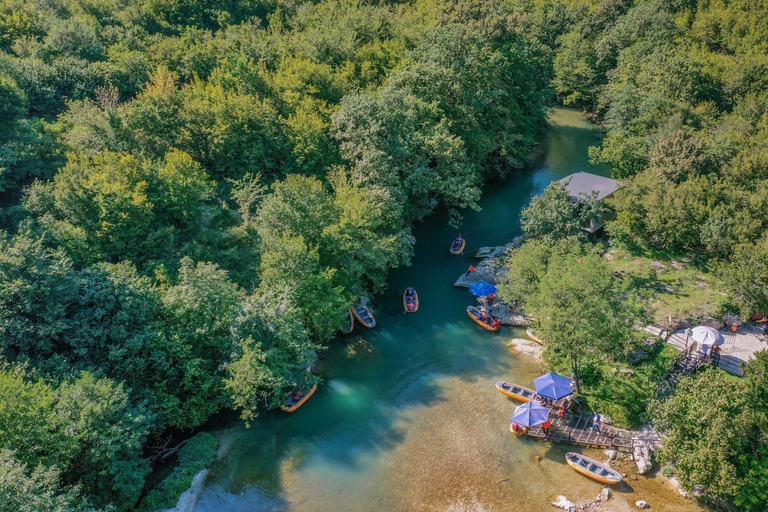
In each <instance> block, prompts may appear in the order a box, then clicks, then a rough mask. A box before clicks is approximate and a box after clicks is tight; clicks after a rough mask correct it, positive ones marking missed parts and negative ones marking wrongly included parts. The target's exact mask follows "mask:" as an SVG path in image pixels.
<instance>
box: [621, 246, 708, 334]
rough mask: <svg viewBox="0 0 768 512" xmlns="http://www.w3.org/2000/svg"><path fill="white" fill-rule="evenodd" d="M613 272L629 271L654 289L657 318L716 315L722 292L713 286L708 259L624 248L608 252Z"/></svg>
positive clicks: (663, 321) (639, 282) (640, 283)
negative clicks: (639, 252)
mask: <svg viewBox="0 0 768 512" xmlns="http://www.w3.org/2000/svg"><path fill="white" fill-rule="evenodd" d="M606 256H607V257H606V261H607V263H608V265H609V266H610V267H611V268H612V269H613V271H614V272H620V273H622V274H628V276H629V278H631V279H633V280H634V281H635V282H636V284H637V285H638V286H639V287H641V288H645V289H647V290H650V291H651V292H652V293H653V296H654V299H655V302H654V307H655V308H656V317H655V319H656V322H657V323H658V324H660V325H667V323H668V321H669V318H670V317H671V318H672V322H673V323H674V322H675V321H676V320H679V319H682V318H685V317H689V316H691V315H694V314H696V315H711V316H715V315H717V313H718V311H719V309H720V308H719V300H720V298H721V294H719V293H718V292H717V291H715V290H714V289H713V284H712V278H711V276H710V274H709V272H708V269H707V266H706V262H705V261H696V260H694V261H685V260H684V258H680V259H673V258H670V257H669V255H668V254H652V255H647V256H634V255H631V254H629V253H627V252H626V251H624V250H621V249H613V250H611V251H610V252H608V253H607V254H606Z"/></svg>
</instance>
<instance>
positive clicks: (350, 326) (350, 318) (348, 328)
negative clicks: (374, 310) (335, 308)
mask: <svg viewBox="0 0 768 512" xmlns="http://www.w3.org/2000/svg"><path fill="white" fill-rule="evenodd" d="M354 328H355V317H354V316H352V312H351V311H350V312H349V313H347V323H346V327H345V328H344V330H343V331H342V332H343V333H344V334H349V333H351V332H352V330H353V329H354Z"/></svg>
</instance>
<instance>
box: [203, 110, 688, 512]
mask: <svg viewBox="0 0 768 512" xmlns="http://www.w3.org/2000/svg"><path fill="white" fill-rule="evenodd" d="M551 124H552V127H551V130H550V134H549V136H548V137H547V139H546V140H545V141H544V142H543V143H542V146H541V147H540V148H539V152H540V161H541V164H540V165H539V166H537V167H536V168H534V169H531V170H528V171H525V172H521V173H519V174H518V175H516V176H514V177H512V178H510V179H509V180H507V181H506V182H504V183H502V184H497V185H491V186H488V187H487V190H485V192H484V195H483V200H482V207H483V211H482V212H479V213H478V212H467V213H466V214H465V219H464V223H463V225H462V227H461V231H462V233H463V235H464V237H465V238H466V239H467V250H466V254H470V253H471V252H472V251H474V250H475V249H477V248H478V247H480V246H483V245H497V244H502V243H505V242H508V241H509V240H511V239H512V238H513V237H514V236H516V235H518V234H519V233H520V226H519V221H518V216H519V213H520V209H521V208H522V207H523V206H524V205H525V204H527V203H528V201H530V198H531V197H532V196H533V195H535V194H538V193H540V192H541V191H542V190H543V189H544V188H545V187H546V185H547V184H548V183H549V182H551V181H552V180H554V179H559V178H561V177H563V176H566V175H568V174H570V173H572V172H576V171H580V170H584V171H589V172H598V173H601V174H604V173H605V172H606V170H605V169H597V170H596V169H594V168H591V169H590V168H589V166H588V163H587V160H588V158H587V148H588V147H589V146H590V145H593V144H595V143H597V142H598V141H599V134H598V133H597V132H595V131H594V130H593V129H592V127H591V125H590V124H589V123H588V121H587V119H586V118H585V117H584V116H583V115H582V114H580V113H578V112H574V111H571V110H566V109H555V110H554V111H553V112H552V115H551ZM414 234H415V236H416V240H417V243H416V248H415V257H414V259H413V264H412V265H411V266H410V267H405V268H401V269H397V270H396V271H394V272H392V274H391V277H390V279H389V284H390V288H391V291H390V292H389V293H387V294H386V295H385V296H383V297H378V298H377V299H376V300H375V302H374V314H375V315H376V318H377V321H378V327H377V328H376V329H373V330H365V329H361V328H358V329H357V330H356V331H355V332H354V333H353V334H352V335H350V336H347V337H343V338H340V339H338V340H335V341H333V342H331V344H330V347H329V348H328V349H327V350H326V351H324V352H323V354H322V357H321V360H320V361H319V364H318V365H317V371H318V373H320V374H321V375H323V377H324V382H323V384H321V385H320V387H319V388H318V391H317V393H316V394H315V395H314V396H313V397H312V399H311V400H309V401H308V402H307V404H306V405H304V406H303V407H302V408H301V409H299V410H298V411H297V412H295V413H293V414H285V413H282V412H279V411H272V412H268V413H264V414H262V415H261V416H260V417H259V418H258V419H257V421H255V422H254V424H253V425H252V427H251V428H250V429H245V428H244V427H242V426H241V424H240V423H239V422H238V421H237V420H236V419H234V418H232V419H231V421H226V420H224V419H221V418H220V422H221V423H223V424H224V426H221V427H220V428H219V433H220V434H221V438H222V443H223V448H222V451H223V452H224V453H225V455H224V456H223V457H222V458H221V459H220V460H219V461H218V462H217V463H216V464H215V465H214V467H213V468H212V470H211V473H210V475H209V478H208V480H207V483H206V486H205V488H204V489H203V492H202V494H201V497H200V499H199V500H198V502H197V504H196V506H195V510H196V511H199V512H210V511H219V510H227V511H230V510H231V511H275V512H277V511H296V512H310V511H311V512H316V511H317V512H344V511H372V512H378V511H382V512H383V511H395V510H414V511H422V510H423V511H433V510H434V511H445V510H452V511H459V510H473V511H474V510H476V511H481V510H493V511H501V510H514V511H518V512H526V511H540V510H546V509H550V508H551V506H550V505H549V504H548V500H549V499H550V498H551V497H552V495H554V494H566V495H568V497H569V498H571V499H588V498H594V497H595V496H596V495H597V494H598V493H599V491H600V488H601V486H600V485H599V484H597V483H594V482H592V481H590V480H587V479H585V478H583V477H581V476H579V475H577V474H575V473H574V472H573V471H572V470H570V469H568V468H567V466H566V465H565V463H564V454H565V452H566V451H567V449H566V447H564V446H558V445H552V444H548V443H543V442H540V441H533V440H529V439H525V438H517V437H515V436H512V435H511V434H510V433H509V430H508V427H509V416H510V415H511V413H512V410H513V408H514V406H515V405H517V404H516V403H515V402H513V401H511V400H509V399H507V398H505V397H504V396H502V395H501V394H500V393H498V392H497V391H496V390H495V388H494V386H493V383H494V382H495V381H496V380H499V379H504V380H509V381H514V382H518V383H521V384H524V385H531V381H532V379H533V378H534V377H535V376H537V375H539V374H540V373H541V371H542V367H541V366H540V365H539V364H538V363H536V362H534V361H532V360H530V359H527V358H524V357H520V356H516V355H514V354H513V353H512V352H511V351H510V349H509V348H508V347H507V342H508V341H509V339H510V338H512V337H521V336H522V337H524V333H523V332H522V331H515V330H513V329H510V328H502V330H501V332H499V333H490V332H487V331H484V330H482V329H481V328H480V327H479V326H477V325H476V324H474V323H473V322H472V321H471V320H470V319H469V317H467V315H466V312H465V308H466V306H467V305H469V304H472V303H473V302H474V298H473V297H472V296H471V295H470V294H469V293H468V292H467V291H466V290H460V289H457V288H454V287H453V286H452V285H453V282H454V281H455V280H456V278H457V277H458V275H459V274H460V273H461V272H463V271H464V270H466V268H467V266H468V265H469V264H470V263H471V262H472V261H473V260H472V259H471V258H470V257H469V256H466V255H465V256H461V257H452V256H450V255H449V253H448V247H449V245H450V243H451V241H452V240H453V238H454V237H455V236H456V230H455V229H451V228H448V227H447V225H446V217H445V215H442V214H437V215H434V216H432V217H430V218H429V219H428V220H427V221H426V222H424V223H423V224H421V225H419V226H417V227H416V229H415V230H414ZM407 286H413V287H415V288H416V290H417V291H418V293H419V297H420V299H421V305H420V309H419V311H418V312H417V313H415V314H408V315H404V314H403V309H402V303H401V295H400V294H401V293H402V291H403V290H404V289H405V288H406V287H407ZM595 454H596V456H597V457H599V456H600V454H599V453H598V452H595V453H593V455H595ZM627 468H629V465H627ZM633 490H635V491H637V492H634V493H633V492H632V491H633ZM616 493H617V495H618V497H617V499H616V500H614V501H615V502H616V505H620V504H621V496H622V495H626V499H631V500H632V502H634V500H635V499H646V500H648V501H649V502H651V504H652V505H653V506H654V510H695V509H696V508H695V507H693V506H692V505H691V504H689V503H688V502H685V501H683V500H682V499H680V498H679V497H677V496H676V495H675V494H676V493H674V491H671V490H670V489H668V488H665V487H662V486H661V485H659V484H656V483H653V482H648V481H646V480H645V479H641V480H634V481H630V482H629V483H628V484H626V485H624V486H622V487H621V488H619V489H617V490H616ZM616 510H621V509H620V508H616Z"/></svg>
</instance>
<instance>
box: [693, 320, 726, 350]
mask: <svg viewBox="0 0 768 512" xmlns="http://www.w3.org/2000/svg"><path fill="white" fill-rule="evenodd" d="M691 339H693V341H697V342H699V343H701V344H702V345H706V346H708V347H711V346H712V345H722V344H723V343H724V342H725V340H724V339H723V335H722V334H720V331H718V330H717V329H715V328H714V327H707V326H706V325H700V326H698V327H694V328H693V329H691Z"/></svg>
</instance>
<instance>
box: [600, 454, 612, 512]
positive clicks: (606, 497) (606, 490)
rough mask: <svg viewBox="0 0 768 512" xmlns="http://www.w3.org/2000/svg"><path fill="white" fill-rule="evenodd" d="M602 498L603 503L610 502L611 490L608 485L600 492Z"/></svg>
mask: <svg viewBox="0 0 768 512" xmlns="http://www.w3.org/2000/svg"><path fill="white" fill-rule="evenodd" d="M614 451H615V450H614ZM600 496H601V497H602V500H603V501H608V500H609V499H611V488H610V487H608V486H607V485H606V486H605V487H603V490H602V491H601V492H600Z"/></svg>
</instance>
